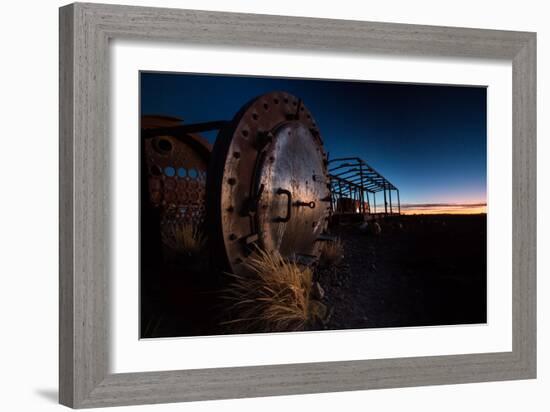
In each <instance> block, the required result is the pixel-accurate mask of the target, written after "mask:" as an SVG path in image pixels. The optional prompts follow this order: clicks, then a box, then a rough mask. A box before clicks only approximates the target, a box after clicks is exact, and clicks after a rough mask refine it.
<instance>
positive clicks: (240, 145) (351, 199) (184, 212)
mask: <svg viewBox="0 0 550 412" xmlns="http://www.w3.org/2000/svg"><path fill="white" fill-rule="evenodd" d="M139 106H140V107H139V111H140V116H139V119H136V121H139V122H140V137H139V138H140V142H139V144H140V154H139V156H140V170H139V173H140V177H139V179H140V197H139V202H140V204H139V210H140V218H139V220H140V221H139V236H140V245H139V256H140V262H139V263H140V268H139V277H140V278H139V285H140V287H139V317H140V325H139V327H140V332H139V336H140V338H141V339H151V338H169V337H170V338H173V337H192V336H213V335H231V334H255V333H288V332H293V333H296V332H323V331H343V330H357V329H369V328H403V327H427V326H448V325H465V324H486V323H487V213H488V210H487V88H486V87H483V86H471V85H460V84H456V85H455V84H413V83H392V82H374V81H368V80H340V79H309V78H284V77H259V76H249V75H224V74H220V75H214V74H201V73H176V72H153V71H141V72H140V73H139ZM489 213H490V212H489Z"/></svg>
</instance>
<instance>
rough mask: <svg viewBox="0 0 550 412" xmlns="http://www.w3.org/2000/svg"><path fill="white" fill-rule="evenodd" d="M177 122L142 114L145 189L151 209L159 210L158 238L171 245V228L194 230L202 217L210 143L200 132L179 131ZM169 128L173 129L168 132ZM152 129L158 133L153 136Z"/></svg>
mask: <svg viewBox="0 0 550 412" xmlns="http://www.w3.org/2000/svg"><path fill="white" fill-rule="evenodd" d="M180 125H181V121H180V120H179V119H176V118H172V117H167V116H144V117H143V118H142V130H147V131H148V133H147V138H144V140H143V160H144V163H145V169H146V174H147V183H148V184H147V190H148V193H149V201H150V204H151V206H152V207H153V208H155V209H157V210H158V211H159V217H160V230H161V237H162V239H163V242H164V243H168V245H167V246H169V247H173V243H174V242H175V241H174V239H172V238H173V235H174V230H175V228H178V227H181V226H182V225H189V226H190V227H192V228H193V229H194V230H195V229H197V228H198V227H200V226H201V225H202V223H203V221H204V219H205V213H206V207H205V187H206V172H207V168H208V161H209V158H210V151H211V146H210V144H209V143H208V142H207V141H206V140H205V139H204V138H203V137H201V136H200V135H198V134H194V133H193V134H192V133H180V132H178V129H177V126H180ZM170 127H174V128H173V132H172V133H170ZM155 129H158V130H161V131H162V133H161V134H159V135H156V134H155V133H154V131H155Z"/></svg>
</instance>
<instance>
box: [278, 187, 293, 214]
mask: <svg viewBox="0 0 550 412" xmlns="http://www.w3.org/2000/svg"><path fill="white" fill-rule="evenodd" d="M276 193H277V194H278V195H286V197H287V201H286V216H285V217H281V216H279V217H276V218H275V219H274V220H275V222H288V221H289V220H290V215H291V213H292V194H291V193H290V190H286V189H282V188H279V189H277V192H276Z"/></svg>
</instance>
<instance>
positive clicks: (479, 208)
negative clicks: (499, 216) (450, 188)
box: [401, 204, 487, 215]
mask: <svg viewBox="0 0 550 412" xmlns="http://www.w3.org/2000/svg"><path fill="white" fill-rule="evenodd" d="M480 213H487V205H486V204H472V205H453V204H449V205H418V206H416V205H408V206H406V207H402V208H401V214H403V215H441V214H451V215H473V214H480Z"/></svg>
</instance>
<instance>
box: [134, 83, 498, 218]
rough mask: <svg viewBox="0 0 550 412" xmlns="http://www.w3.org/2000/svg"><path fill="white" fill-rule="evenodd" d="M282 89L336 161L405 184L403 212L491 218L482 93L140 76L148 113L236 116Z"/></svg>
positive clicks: (199, 118) (188, 118) (195, 118)
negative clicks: (305, 112)
mask: <svg viewBox="0 0 550 412" xmlns="http://www.w3.org/2000/svg"><path fill="white" fill-rule="evenodd" d="M274 90H283V91H287V92H289V93H291V94H294V95H295V96H297V97H301V98H302V99H303V101H304V103H305V105H306V106H307V107H308V108H309V110H310V111H311V113H312V115H313V117H314V118H315V120H316V122H317V124H318V126H319V129H320V131H321V135H322V137H323V140H324V143H325V149H326V151H327V152H329V156H330V158H336V157H349V156H358V157H361V158H362V159H363V160H365V161H366V162H367V163H369V164H370V165H371V166H373V167H374V168H375V169H376V170H377V171H378V172H380V173H381V174H382V175H383V176H384V177H386V178H387V179H388V180H389V181H391V182H392V183H393V184H394V185H395V186H397V187H398V188H399V189H400V196H401V204H402V212H403V213H480V212H482V213H485V203H486V184H487V180H486V168H487V157H486V150H487V145H486V142H487V138H486V135H487V126H486V123H487V121H486V120H487V116H486V113H487V110H486V98H487V94H486V89H485V88H483V87H458V86H456V87H455V86H432V85H412V84H395V83H393V84H392V83H368V82H349V81H346V82H341V81H319V80H302V79H274V78H256V77H234V76H208V75H187V74H166V73H142V75H141V113H142V114H162V115H171V116H178V117H181V118H183V120H184V122H185V123H195V122H204V121H212V120H230V119H231V118H232V117H233V116H234V114H235V113H236V112H237V111H238V110H239V109H240V108H241V106H242V105H244V104H245V103H246V102H247V101H249V100H250V99H252V98H254V97H256V96H258V95H261V94H264V93H267V92H270V91H274ZM205 136H206V137H207V138H208V139H209V140H210V141H211V142H213V141H214V140H215V137H216V134H215V133H208V134H206V135H205ZM380 198H381V196H377V200H379V199H380ZM380 206H382V205H380Z"/></svg>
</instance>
